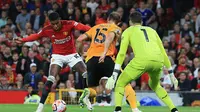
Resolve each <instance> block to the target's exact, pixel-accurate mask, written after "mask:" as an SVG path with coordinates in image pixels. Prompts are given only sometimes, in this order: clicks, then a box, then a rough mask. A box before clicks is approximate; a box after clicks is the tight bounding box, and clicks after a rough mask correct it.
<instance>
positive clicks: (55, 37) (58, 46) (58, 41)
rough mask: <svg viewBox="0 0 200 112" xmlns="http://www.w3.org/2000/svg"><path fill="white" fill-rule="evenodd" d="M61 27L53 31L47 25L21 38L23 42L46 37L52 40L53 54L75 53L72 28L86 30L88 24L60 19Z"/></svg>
mask: <svg viewBox="0 0 200 112" xmlns="http://www.w3.org/2000/svg"><path fill="white" fill-rule="evenodd" d="M61 24H62V28H61V29H60V30H59V31H54V30H53V27H52V26H51V25H47V26H46V27H44V28H43V29H42V30H41V31H40V32H38V33H37V34H32V35H30V36H28V37H26V38H23V39H22V41H23V42H27V41H34V40H37V39H40V38H41V37H48V38H50V39H51V42H52V47H53V48H52V50H53V54H60V55H69V54H73V53H76V47H75V42H74V36H73V34H72V30H73V29H76V30H83V31H88V30H89V29H90V27H89V26H87V25H83V24H81V23H78V22H75V21H71V20H70V21H68V20H61Z"/></svg>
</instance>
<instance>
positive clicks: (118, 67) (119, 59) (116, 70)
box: [106, 31, 129, 89]
mask: <svg viewBox="0 0 200 112" xmlns="http://www.w3.org/2000/svg"><path fill="white" fill-rule="evenodd" d="M126 34H127V33H126V31H124V33H123V34H122V41H121V45H120V50H119V53H118V55H117V58H116V61H115V67H114V71H113V74H112V76H111V77H110V78H108V81H107V83H106V88H107V89H113V88H114V85H115V82H116V80H117V77H118V74H119V72H120V70H121V65H122V63H123V62H124V59H125V57H126V51H127V49H128V44H129V37H128V35H126Z"/></svg>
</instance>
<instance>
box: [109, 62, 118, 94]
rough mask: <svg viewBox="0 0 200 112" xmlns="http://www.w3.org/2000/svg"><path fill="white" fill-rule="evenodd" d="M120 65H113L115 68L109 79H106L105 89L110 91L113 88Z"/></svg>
mask: <svg viewBox="0 0 200 112" xmlns="http://www.w3.org/2000/svg"><path fill="white" fill-rule="evenodd" d="M120 68H121V65H119V64H115V68H114V71H113V74H112V76H111V77H109V78H108V80H107V83H106V89H108V90H111V89H113V88H114V87H115V83H116V81H117V77H118V73H119V72H120Z"/></svg>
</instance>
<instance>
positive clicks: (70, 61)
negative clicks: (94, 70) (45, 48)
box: [50, 53, 83, 68]
mask: <svg viewBox="0 0 200 112" xmlns="http://www.w3.org/2000/svg"><path fill="white" fill-rule="evenodd" d="M80 61H82V62H83V59H82V58H81V57H80V55H79V54H78V53H74V54H70V55H59V54H52V58H51V64H50V65H52V64H56V65H59V66H60V67H63V65H64V64H67V65H69V67H71V68H72V67H73V66H74V65H75V64H76V63H78V62H80Z"/></svg>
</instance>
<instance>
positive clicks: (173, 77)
mask: <svg viewBox="0 0 200 112" xmlns="http://www.w3.org/2000/svg"><path fill="white" fill-rule="evenodd" d="M155 34H156V37H157V40H158V45H159V47H160V49H161V52H162V54H163V56H164V65H165V67H166V68H167V69H168V73H169V75H170V79H171V81H172V83H173V84H174V88H175V89H177V87H178V81H177V79H176V77H175V76H174V72H173V69H172V66H171V63H170V60H169V58H168V56H167V53H166V51H165V49H164V47H163V44H162V41H161V40H160V37H159V36H158V34H157V33H156V32H155Z"/></svg>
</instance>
